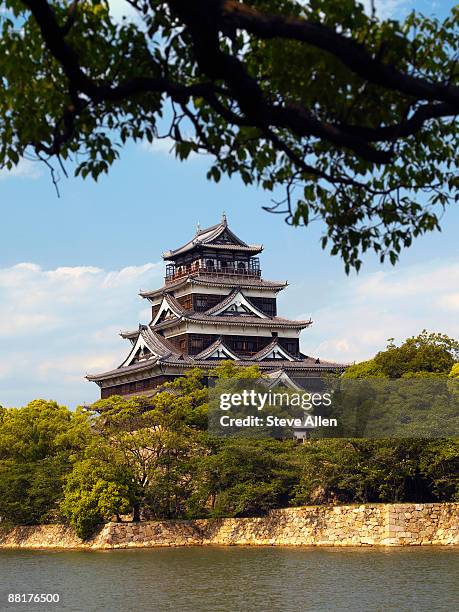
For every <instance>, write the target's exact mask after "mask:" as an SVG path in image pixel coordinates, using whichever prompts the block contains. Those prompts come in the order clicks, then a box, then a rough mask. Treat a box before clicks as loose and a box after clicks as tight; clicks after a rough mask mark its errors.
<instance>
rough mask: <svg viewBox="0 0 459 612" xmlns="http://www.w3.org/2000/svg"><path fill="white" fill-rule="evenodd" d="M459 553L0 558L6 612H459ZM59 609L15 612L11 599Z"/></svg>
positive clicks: (254, 551) (211, 551)
mask: <svg viewBox="0 0 459 612" xmlns="http://www.w3.org/2000/svg"><path fill="white" fill-rule="evenodd" d="M457 552H458V551H457V549H454V548H441V547H429V548H388V549H382V548H371V549H370V548H346V549H337V548H289V547H262V548H250V547H230V548H224V547H209V548H200V547H192V548H156V549H144V550H139V549H137V550H123V551H120V550H119V551H104V552H101V551H99V552H86V551H84V552H79V551H78V552H77V551H65V552H61V551H59V552H57V551H56V552H54V551H53V552H50V551H0V580H1V587H0V597H1V599H0V610H17V611H18V612H19V611H22V610H36V611H38V610H40V611H42V610H46V611H48V610H50V611H51V610H56V611H61V610H65V611H84V612H86V611H96V610H97V611H98V610H107V611H109V612H118V611H123V612H124V611H136V612H137V611H139V612H140V611H144V610H145V611H150V610H151V611H162V610H179V611H197V612H207V611H209V612H219V611H222V612H226V611H228V612H229V611H231V612H233V611H239V610H241V611H242V610H244V611H245V610H247V611H255V610H256V611H258V610H260V611H263V612H264V611H282V612H290V611H292V612H293V611H295V612H297V611H302V610H327V611H328V610H362V611H367V610H372V611H373V610H374V611H379V610H381V611H387V610H394V611H397V612H399V611H405V610H406V611H411V610H413V611H424V610H425V611H434V610H448V611H453V610H457V609H458V604H459V558H458V554H457ZM31 592H33V593H56V592H57V593H59V594H60V598H61V602H60V603H59V604H45V605H41V604H8V601H7V594H8V593H31Z"/></svg>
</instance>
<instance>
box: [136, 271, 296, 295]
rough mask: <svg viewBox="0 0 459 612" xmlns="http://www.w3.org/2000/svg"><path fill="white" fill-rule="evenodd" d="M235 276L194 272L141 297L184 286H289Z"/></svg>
mask: <svg viewBox="0 0 459 612" xmlns="http://www.w3.org/2000/svg"><path fill="white" fill-rule="evenodd" d="M236 277H237V278H235V275H230V274H228V275H226V276H220V277H217V276H211V275H209V274H202V273H199V272H194V273H191V274H189V275H188V276H185V277H183V278H180V279H178V280H176V281H175V282H173V283H168V284H167V285H163V286H162V287H160V288H159V289H154V290H152V291H140V293H139V295H140V296H141V297H143V298H152V297H157V296H160V295H162V294H163V293H168V292H172V291H176V290H177V289H181V288H182V287H183V286H185V285H187V284H190V285H202V286H203V287H221V288H222V289H232V288H233V287H234V286H235V285H238V286H239V287H241V288H242V289H251V288H254V289H261V290H264V289H266V290H272V289H278V290H280V289H284V287H286V286H287V284H288V283H287V281H271V280H264V279H261V278H250V277H242V278H241V277H240V276H237V275H236Z"/></svg>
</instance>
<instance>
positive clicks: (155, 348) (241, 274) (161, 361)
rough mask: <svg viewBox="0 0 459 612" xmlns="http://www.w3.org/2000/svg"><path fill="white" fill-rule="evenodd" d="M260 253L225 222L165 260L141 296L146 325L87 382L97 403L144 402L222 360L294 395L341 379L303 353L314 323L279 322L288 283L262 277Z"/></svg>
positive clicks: (333, 367) (332, 367)
mask: <svg viewBox="0 0 459 612" xmlns="http://www.w3.org/2000/svg"><path fill="white" fill-rule="evenodd" d="M262 250H263V246H262V245H259V244H246V243H245V242H244V241H243V240H241V239H240V238H239V237H238V236H236V235H235V234H234V233H233V232H232V231H231V230H230V228H229V227H228V222H227V219H226V216H225V215H223V217H222V220H221V222H220V223H218V224H217V225H214V226H212V227H209V228H207V229H199V228H198V230H197V231H196V234H195V236H194V237H193V238H192V239H191V240H190V241H189V242H187V243H186V244H184V245H183V246H181V247H179V248H177V249H175V250H172V251H167V252H166V253H164V255H163V259H164V260H165V261H166V275H165V279H164V285H163V286H162V287H161V288H159V289H155V290H153V291H141V292H140V295H141V297H142V298H144V299H146V300H148V301H149V302H150V304H151V321H150V323H149V324H148V325H139V326H138V328H137V329H134V330H132V331H125V332H122V333H121V337H122V338H125V339H126V340H128V341H129V342H130V345H131V346H130V350H129V354H128V355H127V357H126V359H125V360H124V361H123V363H122V364H121V365H120V366H119V367H118V368H116V369H115V370H110V371H109V372H102V373H100V374H91V375H88V376H87V377H86V378H87V379H88V380H90V381H93V382H95V383H97V384H98V385H99V387H100V389H101V397H102V398H107V397H110V396H111V395H148V394H151V393H152V390H154V389H155V388H156V387H158V386H160V385H162V384H163V383H164V382H166V381H167V380H170V379H173V378H176V377H177V376H181V375H183V374H184V373H185V372H186V371H187V370H189V369H190V368H194V367H200V368H202V369H204V370H206V371H209V375H211V371H212V368H214V367H215V366H216V365H218V364H219V363H221V361H222V360H226V359H230V360H232V361H234V362H235V363H236V364H237V365H240V366H246V365H257V366H259V368H260V370H261V371H262V373H263V374H264V375H265V376H267V377H268V378H270V379H272V381H273V382H276V383H286V384H288V385H290V386H297V387H299V388H301V387H302V386H303V385H304V383H305V382H307V379H308V378H311V377H318V376H319V377H320V376H321V375H323V373H325V372H335V373H336V372H342V371H343V370H344V367H345V366H343V365H342V364H338V363H332V362H328V361H323V360H322V359H319V358H318V357H310V356H308V355H304V354H303V353H302V352H301V350H300V334H301V332H302V330H303V329H306V328H308V327H309V326H310V325H311V324H312V321H311V320H310V319H309V320H305V321H295V320H291V319H285V318H283V317H280V316H278V314H277V295H278V293H279V292H280V291H282V290H283V289H285V287H286V286H287V283H286V282H281V281H273V280H265V279H263V278H262V274H261V269H260V260H259V257H258V255H259V254H260V253H261V251H262Z"/></svg>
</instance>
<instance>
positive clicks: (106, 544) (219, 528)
mask: <svg viewBox="0 0 459 612" xmlns="http://www.w3.org/2000/svg"><path fill="white" fill-rule="evenodd" d="M458 544H459V504H457V503H456V504H454V503H450V504H365V505H359V506H358V505H353V506H334V507H333V506H304V507H301V508H285V509H282V510H273V511H271V512H270V513H269V514H268V516H265V517H262V518H245V519H202V520H193V521H175V520H174V521H149V522H142V523H107V524H106V525H103V526H101V527H100V528H99V530H98V532H97V533H96V534H95V535H94V536H93V537H92V538H91V539H90V540H88V541H85V542H83V541H81V540H80V539H79V538H77V537H76V536H75V534H74V533H73V532H72V530H71V529H69V528H68V527H65V526H63V525H41V526H37V527H16V528H14V529H13V530H12V531H10V532H9V533H6V534H5V533H4V534H3V535H1V534H0V547H1V548H93V549H110V548H144V547H153V546H193V545H225V546H226V545H250V546H263V545H288V546H376V545H377V546H415V545H458Z"/></svg>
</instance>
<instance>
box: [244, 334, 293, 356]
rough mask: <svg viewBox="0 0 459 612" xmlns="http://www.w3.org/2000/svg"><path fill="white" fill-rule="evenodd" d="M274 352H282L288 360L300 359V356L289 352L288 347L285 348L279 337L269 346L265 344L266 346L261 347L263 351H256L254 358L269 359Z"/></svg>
mask: <svg viewBox="0 0 459 612" xmlns="http://www.w3.org/2000/svg"><path fill="white" fill-rule="evenodd" d="M274 352H277V353H278V354H281V355H282V356H283V357H284V359H286V360H287V361H300V359H298V357H295V356H294V355H292V354H291V353H289V351H287V349H285V348H284V347H283V346H282V344H280V342H279V338H274V340H273V341H272V342H271V343H270V344H268V346H265V348H263V349H261V351H258V353H255V355H254V356H253V359H255V360H256V361H261V360H262V359H269V358H270V357H269V356H270V355H271V354H273V353H274Z"/></svg>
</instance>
